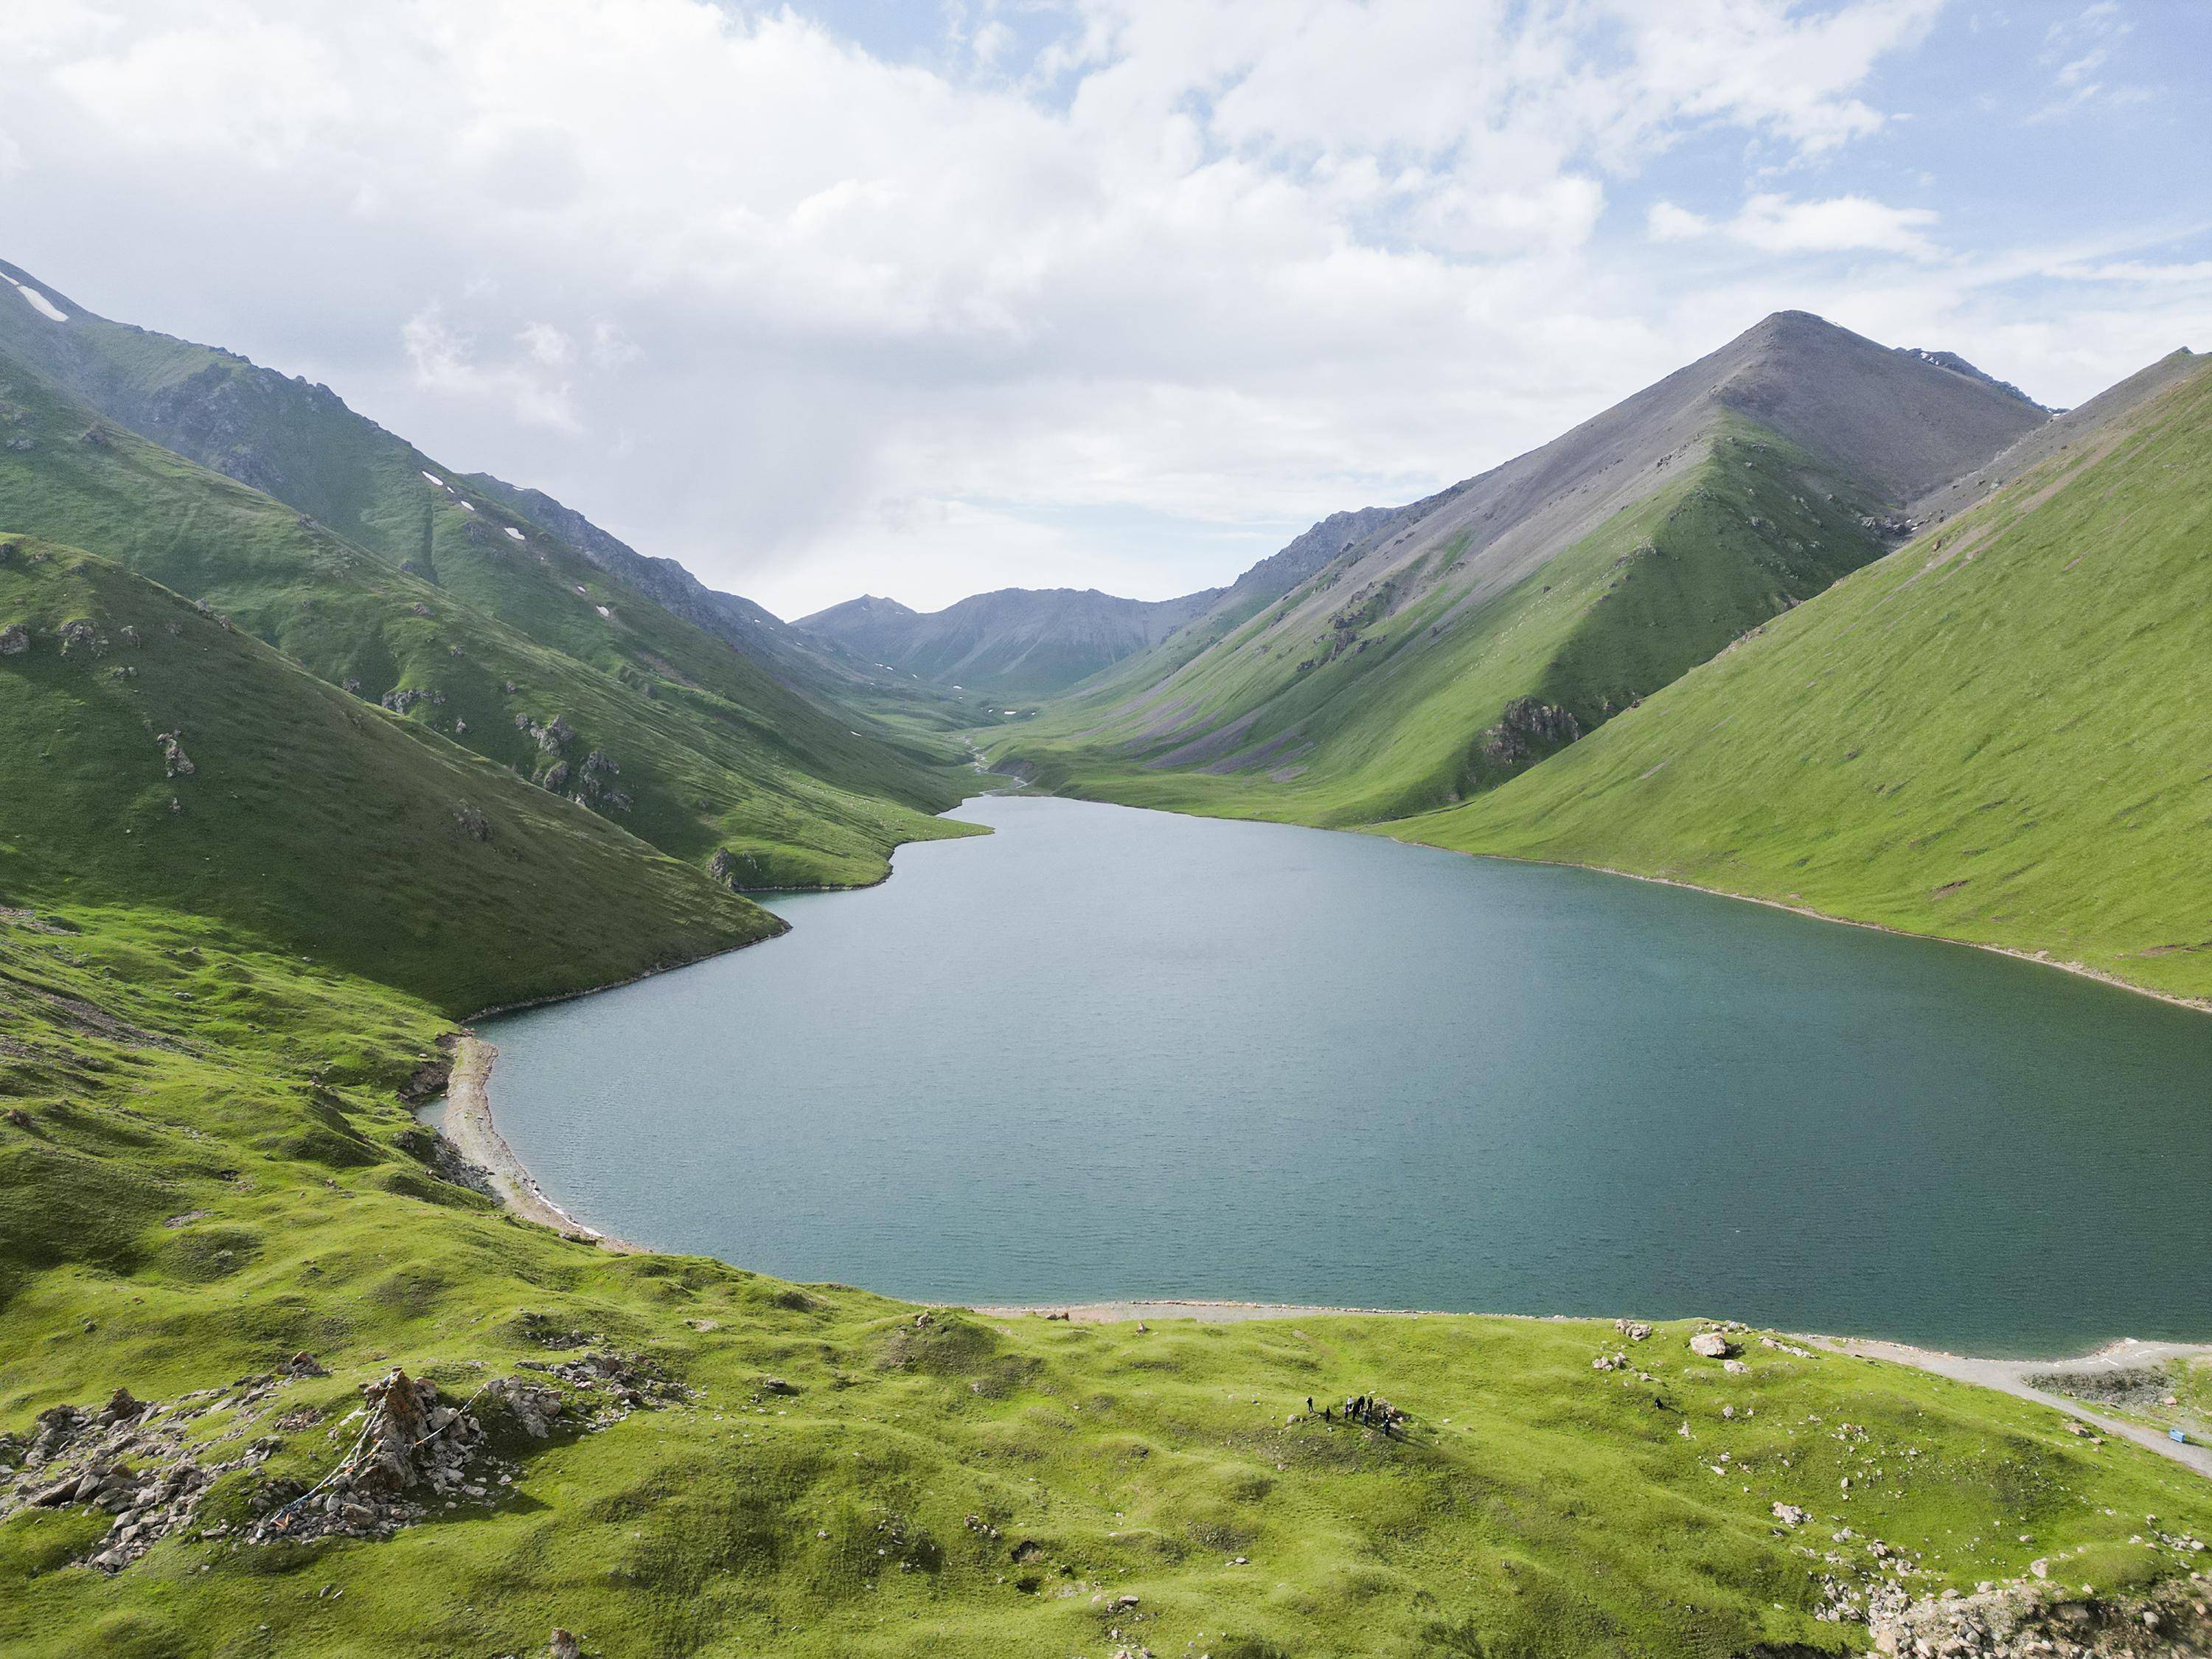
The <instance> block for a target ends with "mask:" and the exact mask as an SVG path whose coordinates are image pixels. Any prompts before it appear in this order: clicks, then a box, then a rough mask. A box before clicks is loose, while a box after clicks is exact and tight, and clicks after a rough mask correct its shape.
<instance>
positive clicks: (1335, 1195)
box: [485, 799, 2212, 1352]
mask: <svg viewBox="0 0 2212 1659" xmlns="http://www.w3.org/2000/svg"><path fill="white" fill-rule="evenodd" d="M963 816H965V817H972V818H975V819H978V820H981V821H983V822H987V823H992V824H994V825H995V826H997V827H998V829H999V832H1000V833H998V834H997V835H995V836H991V837H988V838H979V839H975V840H970V841H959V842H933V843H928V844H925V845H921V846H915V847H909V848H905V849H903V850H902V852H901V853H900V854H898V858H897V874H896V877H895V878H893V879H892V880H891V881H890V883H888V884H885V885H884V886H882V887H878V888H874V889H872V890H867V891H865V892H858V893H824V894H799V895H793V896H787V897H782V898H778V899H776V900H775V901H773V902H774V908H776V909H777V910H778V911H780V912H781V914H783V915H785V916H787V917H788V918H789V919H790V921H791V922H792V923H793V932H792V933H790V934H789V935H787V937H785V938H783V939H778V940H775V941H774V942H772V943H769V944H767V945H759V946H757V947H755V948H753V949H751V950H748V951H739V952H738V953H736V954H734V955H732V956H729V957H722V958H720V959H718V960H716V961H714V962H709V963H702V964H700V965H699V966H696V967H693V968H690V969H684V970H682V971H680V972H678V973H673V974H668V975H663V976H661V977H659V978H658V979H654V980H651V981H646V982H645V983H642V984H639V985H635V986H630V987H626V988H623V989H621V990H617V991H611V992H607V993H605V994H602V995H599V996H594V997H591V998H588V999H586V1000H582V1001H578V1002H573V1003H568V1004H566V1005H563V1006H558V1007H553V1008H548V1009H544V1010H540V1011H538V1012H531V1013H526V1014H521V1015H518V1016H514V1017H512V1018H503V1019H501V1020H498V1021H496V1022H493V1023H491V1024H489V1025H488V1026H487V1027H486V1033H485V1034H486V1035H487V1036H489V1037H490V1038H491V1039H492V1040H493V1041H494V1042H497V1043H498V1045H499V1047H500V1049H501V1058H500V1060H499V1065H498V1069H497V1073H496V1075H495V1079H494V1084H493V1102H494V1109H495V1113H496V1115H497V1116H498V1120H499V1122H500V1125H501V1128H502V1129H503V1130H504V1132H505V1133H506V1135H507V1139H509V1140H510V1141H511V1142H512V1143H513V1146H514V1148H515V1150H516V1152H518V1153H519V1154H520V1156H521V1157H522V1158H523V1160H524V1161H525V1162H526V1164H529V1165H530V1167H531V1169H532V1170H533V1171H534V1172H535V1173H536V1174H537V1175H538V1177H539V1178H540V1180H541V1181H542V1182H543V1183H544V1186H545V1188H547V1190H548V1191H549V1192H550V1194H552V1195H553V1196H554V1197H555V1198H556V1200H559V1201H560V1202H561V1203H562V1204H564V1205H566V1206H568V1207H569V1208H570V1209H572V1210H573V1211H574V1212H577V1213H578V1214H580V1215H581V1216H584V1217H586V1218H589V1219H590V1220H592V1222H594V1223H595V1224H596V1225H600V1226H603V1227H605V1228H607V1229H609V1230H611V1231H615V1232H617V1233H620V1234H623V1235H624V1236H626V1237H631V1238H635V1239H637V1240H640V1241H641V1242H647V1243H653V1244H655V1245H659V1246H662V1247H665V1248H668V1249H683V1250H695V1251H702V1252H707V1253H711V1254H713V1255H719V1256H722V1257H725V1258H726V1259H727V1260H729V1261H735V1262H738V1263H741V1264H743V1265H744V1266H747V1267H754V1268H757V1269H759V1270H761V1271H763V1272H766V1273H774V1274H776V1275H779V1276H781V1277H785V1278H789V1279H802V1280H814V1279H837V1280H842V1281H845V1282H847V1283H853V1284H860V1285H868V1286H870V1287H871V1288H872V1289H877V1290H881V1291H887V1292H892V1293H896V1294H901V1295H905V1296H910V1297H925V1298H931V1299H939V1300H954V1301H970V1302H1010V1301H1031V1300H1045V1299H1051V1300H1079V1299H1097V1298H1105V1297H1125V1296H1127V1297H1139V1296H1144V1297H1223V1298H1235V1299H1244V1298H1249V1299H1257V1300H1265V1301H1284V1302H1316V1303H1327V1304H1350V1305H1358V1306H1368V1307H1383V1306H1389V1307H1422V1308H1440V1309H1465V1310H1493V1311H1504V1312H1523V1313H1577V1314H1608V1315H1610V1314H1624V1313H1633V1314H1638V1315H1643V1316H1674V1315H1683V1314H1691V1313H1704V1314H1712V1315H1717V1316H1729V1317H1735V1318H1741V1319H1745V1320H1748V1321H1753V1322H1759V1323H1762V1324H1777V1325H1782V1326H1785V1327H1790V1328H1796V1329H1801V1330H1823V1331H1838V1332H1850V1333H1863V1334H1878V1335H1885V1336H1892V1337H1898V1338H1903V1339H1905V1340H1915V1341H1921V1342H1929V1343H1935V1344H1938V1345H1941V1346H1949V1347H1954V1348H1960V1349H1966V1350H1971V1351H1979V1352H2055V1351H2057V1350H2059V1349H2063V1348H2069V1347H2074V1346H2080V1345H2081V1344H2084V1343H2087V1342H2089V1341H2091V1340H2098V1339H2103V1338H2108V1337H2112V1336H2118V1335H2123V1334H2129V1335H2136V1336H2144V1337H2153V1336H2163V1337H2188V1338H2202V1337H2206V1336H2212V1097H2208V1083H2212V1018H2206V1017H2205V1016H2203V1015H2201V1014H2195V1013H2191V1012H2188V1011H2186V1010H2183V1009H2179V1008H2174V1007H2170V1006H2165V1005H2162V1004H2159V1003H2155V1002H2153V1001H2151V1000H2148V999H2146V998H2141V997H2136V996H2131V995H2129V994H2125V993H2123V992H2119V991H2115V990H2112V989H2109V988H2107V987H2102V986H2100V985H2096V984H2093V983H2090V982H2087V981H2081V980H2079V979H2075V978H2073V977H2070V976H2069V975H2063V974H2060V973H2057V972H2055V971H2052V970H2051V969H2040V968H2036V967H2033V966H2032V965H2030V964H2027V963H2021V962H2015V961H2012V960H2009V959H2007V958H2004V957H1996V956H1992V955H1990V954H1988V953H1986V952H1983V951H1971V950H1966V949H1964V948H1960V947H1956V946H1950V945H1937V944H1933V943H1929V942H1925V941H1920V940H1914V939H1900V938H1897V937H1893V936H1891V935H1887V934H1882V933H1871V932H1868V931H1865V930H1863V929H1858V928H1850V927H1837V926H1833V925H1832V924H1826V923H1822V922H1817V921H1808V920H1806V919H1804V918H1802V917H1797V916H1793V915H1787V914H1784V913H1782V912H1779V911H1775V910H1771V909H1766V908H1760V907H1758V906H1753V905H1748V904H1742V903H1739V902H1732V901H1729V900H1724V899H1719V898H1713V897H1710V896H1705V895H1702V894H1697V893H1691V892H1686V891H1683V890H1676V889H1671V888H1666V887H1660V886H1655V885H1651V884H1645V883H1641V882H1634V881H1627V880H1623V879H1620V878H1613V877H1607V876H1601V875H1597V874H1594V873H1589V872H1580V871H1573V870H1560V869H1551V868H1545V867H1541V866H1524V865H1515V864H1506V863H1497V862H1491V861H1487V860H1474V859H1467V858H1462V857H1458V856H1455V855H1454V854H1446V853H1440V852H1435V851H1431V850H1429V849H1425V848H1413V847H1406V846H1401V845H1399V844H1397V843H1395V842H1387V841H1382V840H1377V839H1373V838H1370V837H1366V836H1352V835H1335V834H1328V833H1325V832H1322V831H1317V830H1310V829H1293V828H1288V827H1285V826H1280V825H1273V824H1253V823H1229V822H1223V821H1218V820H1209V819H1201V818H1187V817H1173V816H1170V815H1167V814H1164V813H1156V812H1141V811H1131V810H1128V809H1126V808H1121V807H1113V806H1103V805H1091V804H1087V803H1082V802H1074V801H1066V800H1054V799H985V800H979V801H973V802H970V803H969V805H968V806H967V807H965V808H963Z"/></svg>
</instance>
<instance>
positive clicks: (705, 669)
mask: <svg viewBox="0 0 2212 1659" xmlns="http://www.w3.org/2000/svg"><path fill="white" fill-rule="evenodd" d="M0 275H6V276H10V277H11V278H13V279H15V280H13V281H11V282H9V283H8V284H6V285H4V286H0V354H4V355H5V356H7V357H8V358H9V359H10V360H11V362H10V364H9V367H8V368H4V369H0V379H9V378H13V376H14V374H16V373H21V372H23V371H28V372H29V373H30V374H34V375H36V376H37V377H39V378H40V379H42V380H45V381H46V382H47V383H48V384H49V385H50V386H52V387H54V388H56V389H58V391H59V392H62V393H63V394H64V395H65V396H67V397H69V398H74V399H75V400H76V401H77V402H79V403H82V404H85V405H87V406H88V407H89V408H90V409H92V410H95V411H97V412H98V413H99V414H100V416H103V417H105V418H106V420H107V421H109V422H113V423H115V424H117V425H119V426H122V427H124V428H127V429H128V430H131V431H133V432H136V433H137V434H139V435H141V436H143V437H145V438H147V439H149V440H150V441H153V442H155V443H156V444H159V445H161V447H165V448H167V449H169V450H171V451H173V453H178V454H180V455H182V456H184V457H185V458H186V459H190V460H193V461H196V462H198V463H199V464H201V465H204V466H205V467H208V468H210V469H212V470H213V471H216V472H218V473H221V474H222V475H223V476H225V477H229V478H232V479H234V480H236V481H238V482H240V483H246V484H247V485H249V486H251V487H252V488H253V489H258V490H260V491H262V492H264V494H266V495H270V496H271V497H273V498H274V499H276V500H277V501H282V502H283V503H284V504H285V505H286V506H288V507H292V508H293V509H295V511H296V512H297V513H302V514H305V515H307V517H308V518H310V519H312V520H314V521H315V522H316V523H317V524H319V525H321V526H327V527H328V528H330V529H331V530H333V531H335V532H337V534H338V536H339V537H341V538H343V539H344V540H345V541H346V542H347V543H348V544H350V545H352V546H354V547H357V548H360V549H362V550H365V551H367V552H368V553H370V554H372V555H374V556H376V557H377V558H379V559H380V560H381V561H383V562H385V563H386V564H388V565H391V566H393V567H396V568H398V569H400V570H402V571H404V572H405V573H406V574H411V575H414V576H416V578H418V579H419V580H422V581H426V582H428V583H430V584H432V585H434V586H437V587H440V588H441V589H442V590H444V591H445V592H447V593H448V594H449V595H450V596H452V597H453V598H454V599H459V600H461V601H463V602H465V603H466V604H468V605H471V606H472V607H473V608H475V609H476V610H477V611H481V612H483V614H485V615H487V616H490V617H496V618H498V619H499V620H501V621H502V622H504V623H507V625H508V626H509V627H511V628H513V629H515V630H516V631H517V632H518V633H520V634H521V635H524V636H526V637H527V638H529V639H531V640H532V641H536V642H538V644H540V645H544V646H547V647H551V648H552V649H555V650H557V651H560V652H562V653H564V654H566V655H568V656H571V657H574V658H575V659H577V660H579V661H580V662H584V663H587V664H590V665H592V666H594V667H597V668H599V669H600V670H601V671H604V672H606V673H608V674H611V675H613V676H615V677H617V678H624V679H629V680H631V681H633V682H635V681H637V680H640V679H646V680H650V679H665V680H673V681H678V682H681V683H683V684H688V685H691V686H695V687H696V688H698V689H699V690H701V691H702V692H705V693H706V694H708V696H712V697H714V698H716V699H719V700H720V702H722V703H725V704H726V705H727V706H728V707H729V708H731V709H732V710H735V711H738V714H740V716H741V717H742V718H743V719H744V720H747V721H749V722H750V723H751V724H752V725H753V726H756V727H757V729H758V730H759V731H761V732H766V733H773V734H774V740H775V742H776V743H777V744H779V745H780V746H781V750H782V751H783V754H784V757H785V758H786V759H787V761H788V762H790V763H793V764H794V765H796V766H797V767H799V769H801V770H802V771H803V772H804V774H805V775H806V776H808V777H810V778H812V779H814V780H816V781H820V782H823V783H826V784H828V785H829V786H830V787H833V788H836V789H841V790H844V791H847V792H849V793H859V794H864V795H880V796H886V797H888V798H890V799H893V800H896V801H899V802H901V803H903V804H905V805H909V806H915V807H918V808H920V809H921V810H923V811H942V810H944V808H945V807H946V806H948V805H951V804H953V802H955V801H957V799H959V795H960V788H959V786H958V785H957V782H956V781H949V780H948V777H947V775H946V774H945V771H944V769H943V766H944V763H945V762H946V761H948V760H949V759H951V753H950V751H949V750H946V749H945V747H944V745H941V744H938V745H929V744H916V743H915V742H913V741H912V740H911V739H910V738H902V737H899V736H897V735H895V734H893V733H890V732H883V731H856V730H854V727H855V726H866V725H867V724H868V722H867V721H866V720H865V719H864V718H863V719H856V718H855V717H854V716H853V715H852V714H850V713H849V712H848V711H845V710H843V709H841V708H835V707H821V706H817V702H815V701H813V700H811V694H815V693H823V694H825V695H826V691H827V687H826V685H825V684H822V683H818V682H815V683H810V684H807V685H805V687H804V688H803V689H795V688H794V684H793V676H792V675H791V674H790V673H789V672H788V671H787V669H788V665H787V663H783V662H781V661H779V660H777V659H775V658H774V656H773V653H763V651H761V650H759V649H757V648H755V647H754V645H753V642H752V641H749V640H748V639H747V638H746V637H745V636H744V635H743V634H742V633H741V632H738V633H726V634H724V635H721V636H719V637H718V636H715V635H709V634H708V633H707V632H705V631H703V630H702V629H701V628H700V627H698V626H697V625H696V623H693V622H691V621H689V620H686V619H685V618H684V617H678V616H677V615H674V614H672V613H671V611H668V610H667V609H666V608H665V606H664V605H662V604H660V603H659V601H658V600H657V599H655V598H653V596H652V595H650V594H648V593H647V592H642V591H641V590H639V589H638V588H636V587H634V586H630V585H629V583H628V582H626V581H625V580H623V578H622V576H621V574H620V573H619V572H617V571H612V570H611V569H609V568H603V567H602V565H601V564H600V563H599V562H595V561H594V560H593V559H592V558H591V557H587V556H586V554H585V553H584V552H583V551H580V550H579V549H578V548H577V547H575V546H574V545H573V544H571V543H570V541H569V540H568V538H565V537H564V536H563V535H562V534H561V533H560V532H559V531H558V530H557V529H556V527H555V526H552V525H545V524H539V523H538V522H537V521H535V520H532V519H531V518H529V517H528V516H526V514H524V513H520V512H519V511H517V510H516V509H515V508H514V507H513V506H512V505H511V504H510V501H509V500H508V499H506V498H479V497H477V496H476V495H471V494H470V493H468V492H467V491H465V489H464V488H463V487H462V486H461V484H460V483H459V482H458V481H457V477H456V474H455V473H454V472H453V470H452V469H450V468H448V467H447V466H445V465H443V464H442V463H441V462H440V461H438V460H436V459H435V458H433V457H430V456H428V455H426V454H424V453H422V451H421V450H418V449H416V447H414V446H413V445H412V444H410V443H408V442H407V441H405V440H404V439H403V438H401V437H399V436H398V435H395V434H393V433H391V432H388V431H386V429H385V428H382V427H380V426H379V425H377V424H376V422H374V421H371V420H369V419H368V418H367V417H366V416H362V415H358V414H356V413H355V412H354V411H353V410H350V409H349V408H348V407H347V406H346V404H344V402H343V400H341V399H340V398H338V397H337V394H336V393H335V392H332V391H331V389H330V388H329V387H328V386H310V385H309V384H307V382H305V381H302V380H291V379H288V378H287V377H285V376H284V375H282V374H276V373H275V372H274V371H272V370H270V369H266V368H261V367H259V366H258V365H257V364H255V363H252V362H249V361H248V360H247V359H246V358H243V357H240V356H236V355H235V354H234V353H231V352H228V351H223V350H221V349H216V348H213V347H208V346H201V345H195V344H192V343H190V342H187V341H184V340H179V339H174V338H172V337H169V336H167V335H163V334H158V333H155V332H152V331H149V330H144V329H140V328H136V327H132V326H131V325H126V324H121V323H116V322H112V321H110V320H108V319H106V318H103V317H100V316H98V315H96V314H95V313H91V312H88V311H87V310H85V309H84V308H83V307H80V306H78V305H77V304H76V301H73V300H71V299H70V298H69V297H68V296H67V295H61V294H59V293H58V291H55V290H52V289H46V288H44V287H42V286H41V287H40V288H39V289H38V291H39V292H40V293H41V294H42V295H47V296H49V301H48V302H49V304H51V305H54V306H55V307H56V308H57V309H58V310H60V311H61V312H62V313H63V318H64V320H61V321H56V320H55V319H52V318H51V317H48V316H46V314H45V313H42V312H41V311H40V310H39V309H38V308H37V307H34V306H33V305H32V304H30V303H29V302H28V301H25V300H23V299H22V298H21V295H20V294H19V293H18V292H17V290H16V288H15V282H16V281H20V282H21V283H35V279H34V278H32V277H30V276H28V275H27V273H23V272H21V271H20V270H18V269H17V268H16V267H14V266H11V265H9V264H5V263H4V262H0ZM549 499H550V498H549ZM553 505H554V506H555V507H557V506H558V504H557V503H554V504H553ZM587 522H588V521H586V523H587ZM593 528H596V527H595V526H594V527H593Z"/></svg>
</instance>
